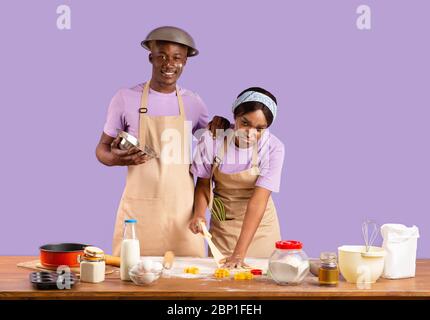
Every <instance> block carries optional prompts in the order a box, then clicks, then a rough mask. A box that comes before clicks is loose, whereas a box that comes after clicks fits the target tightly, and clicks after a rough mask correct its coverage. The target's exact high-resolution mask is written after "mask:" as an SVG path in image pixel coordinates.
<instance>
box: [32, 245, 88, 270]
mask: <svg viewBox="0 0 430 320" xmlns="http://www.w3.org/2000/svg"><path fill="white" fill-rule="evenodd" d="M88 246H89V245H88V244H81V243H57V244H45V245H43V246H41V247H40V248H39V249H40V263H41V264H42V265H43V266H45V267H49V268H56V267H58V266H62V265H65V266H69V267H71V268H73V267H79V261H78V256H80V255H83V254H84V249H85V247H88Z"/></svg>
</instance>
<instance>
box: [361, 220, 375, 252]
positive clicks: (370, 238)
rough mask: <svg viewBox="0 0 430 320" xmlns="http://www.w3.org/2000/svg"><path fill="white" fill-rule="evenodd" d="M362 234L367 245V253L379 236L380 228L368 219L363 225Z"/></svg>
mask: <svg viewBox="0 0 430 320" xmlns="http://www.w3.org/2000/svg"><path fill="white" fill-rule="evenodd" d="M369 231H370V234H369ZM361 232H362V234H363V239H364V243H365V244H366V251H369V248H370V247H371V246H372V245H373V242H374V241H375V239H376V237H377V236H378V227H377V225H376V223H375V222H373V221H372V220H368V219H366V220H365V221H364V222H363V224H362V225H361Z"/></svg>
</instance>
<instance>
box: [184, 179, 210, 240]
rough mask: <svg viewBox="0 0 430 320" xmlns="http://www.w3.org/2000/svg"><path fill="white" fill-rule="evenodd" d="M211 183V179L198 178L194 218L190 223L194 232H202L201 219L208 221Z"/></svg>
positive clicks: (195, 191)
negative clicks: (207, 210) (207, 209)
mask: <svg viewBox="0 0 430 320" xmlns="http://www.w3.org/2000/svg"><path fill="white" fill-rule="evenodd" d="M209 183H211V180H210V179H204V178H197V184H196V188H195V190H194V208H193V218H192V219H191V221H190V224H189V228H190V230H191V231H192V232H193V233H199V232H202V229H201V226H200V224H199V221H200V220H203V221H204V222H205V223H206V217H205V215H206V208H207V207H208V203H209Z"/></svg>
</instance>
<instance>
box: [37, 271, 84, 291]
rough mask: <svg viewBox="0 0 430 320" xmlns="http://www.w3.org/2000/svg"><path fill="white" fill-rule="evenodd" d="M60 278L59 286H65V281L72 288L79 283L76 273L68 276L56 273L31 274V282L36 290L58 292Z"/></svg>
mask: <svg viewBox="0 0 430 320" xmlns="http://www.w3.org/2000/svg"><path fill="white" fill-rule="evenodd" d="M59 277H63V278H62V279H61V278H60V281H59V284H63V285H64V286H65V285H66V284H65V280H67V284H68V285H70V288H71V287H73V285H75V284H76V282H78V279H77V277H76V275H75V274H74V273H69V274H67V275H60V274H58V273H56V272H32V273H30V282H31V284H32V285H33V287H34V288H35V289H38V290H56V289H60V288H61V287H59V285H58V283H57V281H58V280H59Z"/></svg>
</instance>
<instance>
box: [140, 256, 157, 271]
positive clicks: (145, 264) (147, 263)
mask: <svg viewBox="0 0 430 320" xmlns="http://www.w3.org/2000/svg"><path fill="white" fill-rule="evenodd" d="M139 266H141V268H142V269H143V271H144V272H151V270H152V268H153V267H154V263H153V262H152V260H150V259H142V260H141V261H140V262H139Z"/></svg>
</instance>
